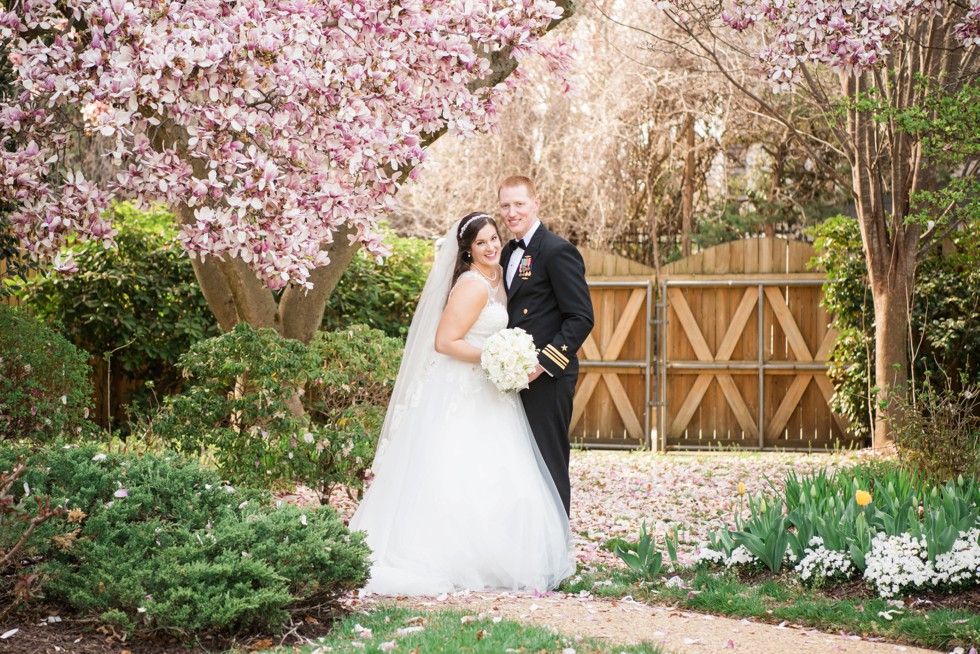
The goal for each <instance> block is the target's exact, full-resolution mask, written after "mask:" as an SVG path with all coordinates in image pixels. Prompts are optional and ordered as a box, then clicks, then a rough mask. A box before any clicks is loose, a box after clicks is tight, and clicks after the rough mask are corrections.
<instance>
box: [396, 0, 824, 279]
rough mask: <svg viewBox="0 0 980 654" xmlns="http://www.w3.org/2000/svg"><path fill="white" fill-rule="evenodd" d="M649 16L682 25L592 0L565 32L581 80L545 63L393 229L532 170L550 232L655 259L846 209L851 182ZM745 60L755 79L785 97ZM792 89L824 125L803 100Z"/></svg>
mask: <svg viewBox="0 0 980 654" xmlns="http://www.w3.org/2000/svg"><path fill="white" fill-rule="evenodd" d="M637 24H642V25H653V27H651V30H652V31H655V32H657V33H659V34H663V35H668V34H670V33H671V31H676V28H675V27H674V26H673V24H672V23H671V22H670V21H669V20H668V18H667V17H665V16H664V15H663V13H662V12H661V11H660V10H658V9H657V7H656V6H654V5H652V4H649V3H614V2H588V3H582V5H581V7H579V9H578V11H577V13H576V15H575V17H574V18H573V19H572V20H571V21H569V23H568V24H567V26H566V28H565V34H566V38H567V40H568V41H569V42H570V43H573V44H574V45H575V46H576V48H577V49H578V50H579V52H580V54H581V55H582V56H578V57H575V58H573V60H572V64H571V67H570V69H569V72H568V74H567V79H568V81H569V84H570V86H571V90H570V91H569V92H567V93H560V92H559V90H558V89H557V88H556V86H555V85H554V84H552V83H550V78H549V76H548V73H547V71H546V70H543V68H542V67H541V66H537V65H534V64H530V65H528V66H527V67H526V68H522V75H523V76H524V78H525V83H524V84H523V85H522V87H521V88H520V90H519V91H518V94H517V96H516V97H515V99H514V101H513V102H511V103H509V104H507V105H506V106H505V107H503V108H502V109H501V114H500V121H499V129H498V130H497V131H496V132H495V133H492V134H486V135H480V136H478V137H476V138H474V139H468V140H466V141H458V140H454V139H442V140H440V141H439V142H438V143H436V144H434V145H433V147H432V156H431V157H430V159H429V160H428V161H427V162H426V165H425V166H423V168H422V170H421V173H420V175H419V182H418V183H417V184H413V185H410V186H406V187H405V188H404V189H403V190H402V192H401V193H400V194H399V196H398V212H397V215H396V216H395V217H394V218H393V219H392V224H393V226H395V227H396V228H397V229H398V231H399V232H400V233H403V234H414V235H427V236H435V235H437V234H438V233H441V229H440V227H441V225H442V224H444V222H445V221H446V220H447V219H448V217H449V216H452V215H456V214H459V213H465V212H467V211H471V210H473V209H475V208H487V207H492V206H493V205H494V203H495V202H496V198H495V197H494V191H495V184H494V182H495V180H499V179H501V178H502V177H504V176H506V175H509V174H513V173H514V172H527V171H530V173H531V174H532V175H533V176H534V177H535V179H536V180H537V181H538V183H539V186H540V187H541V190H542V194H543V200H544V206H543V209H542V215H543V216H544V219H545V221H546V222H547V224H548V226H549V228H550V229H553V230H556V231H558V232H559V233H561V234H562V235H564V236H566V237H568V238H569V239H571V240H572V241H573V242H576V243H578V244H581V245H588V246H592V247H597V248H603V249H612V250H614V251H616V252H618V253H619V254H622V255H624V256H628V257H630V258H632V259H635V260H638V261H643V262H646V263H648V264H649V265H657V264H658V263H661V262H664V261H670V260H673V259H675V258H677V257H679V256H681V253H682V251H683V241H684V239H685V237H687V238H688V239H689V240H691V242H692V243H693V244H694V245H695V246H696V247H707V246H709V245H712V244H715V243H718V242H721V241H724V240H731V239H733V238H739V237H741V236H743V235H744V234H746V233H748V234H756V233H760V232H764V231H765V230H766V229H767V226H769V228H770V231H771V232H774V231H775V229H776V228H775V227H773V225H774V224H778V225H781V227H780V229H781V230H782V231H784V232H786V231H790V230H792V229H795V227H796V226H797V225H800V224H808V223H810V222H812V221H815V220H817V219H819V218H822V217H824V216H826V215H833V214H834V213H838V212H839V211H840V210H841V208H842V206H841V205H843V202H842V201H841V197H840V196H841V193H840V190H839V187H838V186H837V185H835V183H834V181H833V180H828V178H827V175H826V174H825V172H824V170H823V168H821V167H820V166H819V165H815V164H814V163H813V162H812V161H808V159H810V158H811V155H810V154H809V153H807V152H805V151H803V150H802V149H800V148H794V147H789V146H788V142H789V141H788V137H787V136H786V134H785V132H786V130H785V128H784V127H782V126H781V125H777V124H776V123H775V122H774V121H773V120H772V119H771V118H769V117H767V116H764V115H760V112H759V111H758V109H757V108H756V106H755V105H754V104H753V103H751V102H747V101H746V99H745V96H743V95H742V94H741V93H740V92H739V91H738V89H737V88H736V87H735V86H733V85H732V84H730V83H729V82H728V80H726V79H725V77H724V76H722V75H720V74H719V73H718V71H717V70H715V69H714V68H713V67H712V66H711V65H709V62H706V61H705V60H704V59H703V58H702V57H697V56H693V55H692V54H691V53H688V52H686V51H685V50H684V49H683V48H681V47H679V46H677V45H674V44H673V43H666V42H656V43H651V38H650V36H649V35H648V34H646V33H644V32H643V31H640V30H637V29H634V28H632V27H631V25H637ZM739 56H740V57H741V58H740V59H739V61H740V62H741V63H740V64H739V65H741V66H744V67H745V68H746V71H745V76H746V81H747V83H749V84H750V85H752V86H753V88H756V89H758V91H759V92H760V93H763V94H764V95H766V96H767V97H772V92H771V90H770V89H769V88H768V85H767V84H766V83H765V81H764V80H762V79H759V77H758V76H757V75H755V74H754V73H753V72H752V71H751V70H748V67H749V65H750V64H751V60H750V59H749V57H748V55H747V54H745V55H739ZM779 99H780V100H781V101H783V102H785V103H787V104H789V103H791V102H792V103H794V106H793V107H791V111H793V112H796V113H798V114H801V115H802V116H803V117H804V118H806V119H807V120H808V121H810V122H813V123H816V126H817V127H820V123H819V122H818V121H816V120H815V117H813V116H807V115H806V113H805V112H806V111H807V109H808V108H807V107H806V106H805V105H803V104H802V103H801V102H799V101H798V100H795V99H794V98H793V96H789V95H783V96H782V97H781V98H779ZM774 126H776V127H778V128H779V129H774ZM825 135H826V134H825ZM691 136H693V146H691V145H690V141H691ZM820 153H821V156H822V157H823V156H824V152H823V150H822V149H821V150H820ZM775 180H778V182H777V181H775ZM685 207H686V209H685ZM685 215H686V217H687V222H688V223H689V224H688V225H687V226H686V227H685V220H684V218H685ZM654 235H656V236H654Z"/></svg>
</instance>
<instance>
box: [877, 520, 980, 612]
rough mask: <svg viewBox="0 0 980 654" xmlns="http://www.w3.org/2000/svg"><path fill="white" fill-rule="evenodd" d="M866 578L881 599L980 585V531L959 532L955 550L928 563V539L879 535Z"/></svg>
mask: <svg viewBox="0 0 980 654" xmlns="http://www.w3.org/2000/svg"><path fill="white" fill-rule="evenodd" d="M865 561H866V562H867V568H866V569H865V571H864V578H865V579H866V580H867V581H868V583H869V584H871V585H872V586H873V587H874V588H875V590H876V591H877V592H878V595H880V596H881V597H894V596H896V595H898V594H900V593H903V592H908V591H911V590H923V589H925V588H945V587H949V586H966V585H972V584H975V583H980V529H971V530H970V532H969V533H965V532H960V537H959V538H958V539H957V540H956V542H955V543H953V549H952V551H950V552H946V553H945V554H940V555H939V556H937V557H936V562H935V564H933V563H932V561H930V560H929V557H928V555H927V550H926V539H925V538H924V537H923V538H918V539H916V538H913V537H911V536H910V535H909V534H902V535H901V536H886V535H885V534H878V535H877V536H875V538H874V540H873V541H871V552H870V553H869V554H868V555H867V557H865Z"/></svg>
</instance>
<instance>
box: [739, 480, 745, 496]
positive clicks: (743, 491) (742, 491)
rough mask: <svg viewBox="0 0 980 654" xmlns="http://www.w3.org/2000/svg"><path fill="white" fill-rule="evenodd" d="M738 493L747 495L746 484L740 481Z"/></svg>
mask: <svg viewBox="0 0 980 654" xmlns="http://www.w3.org/2000/svg"><path fill="white" fill-rule="evenodd" d="M738 494H739V495H745V484H743V483H742V482H738Z"/></svg>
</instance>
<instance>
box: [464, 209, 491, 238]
mask: <svg viewBox="0 0 980 654" xmlns="http://www.w3.org/2000/svg"><path fill="white" fill-rule="evenodd" d="M478 218H489V219H490V220H493V218H492V217H491V216H490V214H488V213H478V214H476V215H475V216H471V217H470V219H469V220H467V221H466V222H465V223H463V224H462V225H460V226H459V238H463V232H465V231H466V228H467V227H469V226H470V223H471V222H473V221H474V220H476V219H478Z"/></svg>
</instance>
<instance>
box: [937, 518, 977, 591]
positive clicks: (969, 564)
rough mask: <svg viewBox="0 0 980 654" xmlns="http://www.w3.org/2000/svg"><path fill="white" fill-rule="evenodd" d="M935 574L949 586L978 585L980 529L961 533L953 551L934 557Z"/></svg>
mask: <svg viewBox="0 0 980 654" xmlns="http://www.w3.org/2000/svg"><path fill="white" fill-rule="evenodd" d="M936 573H937V576H938V578H939V579H940V580H941V581H942V583H944V584H948V585H950V586H958V585H961V584H970V583H980V529H971V530H970V532H969V533H964V532H962V531H961V532H960V537H959V538H958V539H956V542H955V543H953V549H952V550H950V551H949V552H945V553H943V554H940V555H939V556H937V557H936Z"/></svg>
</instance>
